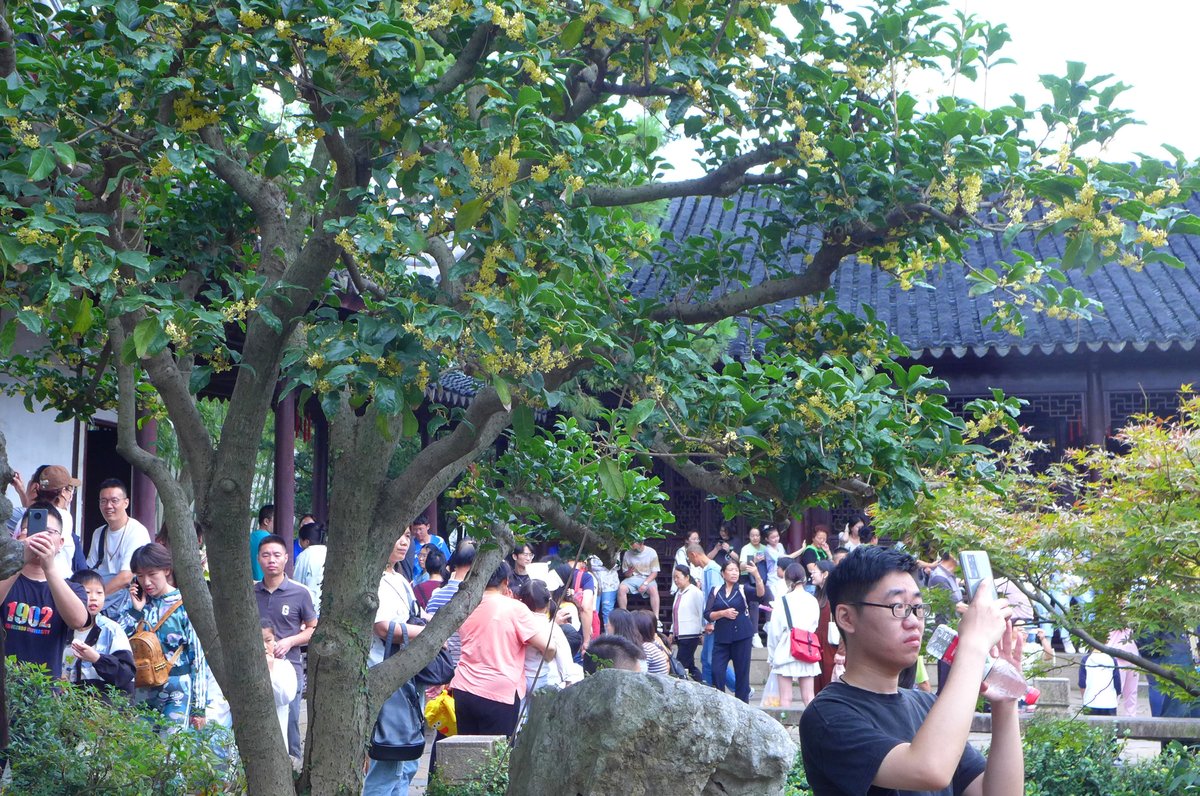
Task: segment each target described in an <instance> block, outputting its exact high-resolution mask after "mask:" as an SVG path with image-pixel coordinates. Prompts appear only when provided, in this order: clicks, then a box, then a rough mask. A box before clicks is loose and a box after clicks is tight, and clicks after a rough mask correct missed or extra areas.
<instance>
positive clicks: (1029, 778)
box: [1024, 719, 1200, 796]
mask: <svg viewBox="0 0 1200 796" xmlns="http://www.w3.org/2000/svg"><path fill="white" fill-rule="evenodd" d="M1024 735H1025V793H1026V794H1027V796H1182V794H1188V793H1200V759H1198V758H1197V757H1196V756H1195V755H1194V754H1193V753H1189V752H1187V751H1186V750H1184V749H1183V748H1182V747H1180V746H1178V745H1177V744H1172V745H1171V746H1168V747H1167V748H1166V749H1164V750H1163V753H1162V754H1161V755H1159V756H1158V757H1156V758H1154V759H1152V760H1144V761H1138V762H1125V761H1122V760H1119V759H1117V757H1116V754H1117V750H1118V749H1119V748H1120V741H1118V740H1116V739H1115V738H1113V736H1112V734H1111V733H1110V732H1107V731H1105V730H1103V729H1099V728H1092V727H1088V726H1087V725H1084V724H1082V723H1080V722H1077V721H1071V720H1062V719H1059V720H1045V721H1036V722H1033V723H1031V724H1028V725H1026V727H1025V728H1024Z"/></svg>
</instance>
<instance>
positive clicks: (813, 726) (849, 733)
mask: <svg viewBox="0 0 1200 796" xmlns="http://www.w3.org/2000/svg"><path fill="white" fill-rule="evenodd" d="M933 700H934V696H933V694H927V693H925V692H924V691H912V690H909V689H907V688H901V689H900V690H899V691H898V692H897V693H895V694H876V693H874V692H873V691H864V690H863V689H861V688H855V687H854V686H850V685H846V684H845V683H833V684H831V685H828V686H826V687H825V688H823V689H821V693H819V694H817V698H816V699H814V700H813V702H812V704H811V705H809V706H808V707H807V708H805V710H804V713H803V714H802V715H801V717H800V751H801V753H802V754H803V756H804V770H805V771H806V772H807V774H808V785H809V787H810V788H812V791H813V794H814V796H832V795H833V794H838V795H839V796H840V795H842V794H844V795H845V796H900V794H903V795H904V796H908V794H920V796H958V794H961V793H962V792H963V791H964V790H966V788H967V786H969V785H970V784H971V783H972V782H974V781H975V779H976V778H977V777H978V776H979V775H980V774H982V773H983V770H984V768H985V767H986V765H987V761H986V760H985V759H984V757H983V755H981V754H980V753H979V751H978V750H976V749H975V748H974V747H973V746H971V745H970V744H967V745H966V747H965V748H964V749H963V754H962V759H961V760H959V762H958V769H957V770H956V771H955V772H954V779H953V780H952V782H951V784H950V787H949V788H946V789H944V790H940V791H898V790H894V789H888V788H878V787H874V786H873V785H871V781H872V780H874V779H875V775H876V774H878V773H879V766H880V765H881V764H882V763H883V759H884V758H885V757H887V755H888V753H889V752H891V751H892V750H893V749H895V748H896V746H898V745H899V744H902V743H909V742H911V741H912V739H913V736H915V735H916V734H917V730H918V729H919V728H920V727H921V723H922V722H923V721H925V717H926V716H927V715H929V709H930V708H931V707H932V706H933Z"/></svg>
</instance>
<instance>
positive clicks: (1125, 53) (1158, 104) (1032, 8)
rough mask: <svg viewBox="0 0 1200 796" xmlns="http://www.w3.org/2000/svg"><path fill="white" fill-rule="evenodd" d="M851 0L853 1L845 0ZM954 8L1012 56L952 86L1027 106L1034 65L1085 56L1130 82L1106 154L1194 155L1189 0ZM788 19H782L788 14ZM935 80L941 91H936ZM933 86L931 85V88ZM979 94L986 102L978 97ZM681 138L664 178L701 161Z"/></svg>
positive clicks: (1078, 0)
mask: <svg viewBox="0 0 1200 796" xmlns="http://www.w3.org/2000/svg"><path fill="white" fill-rule="evenodd" d="M851 5H852V3H851ZM957 10H961V11H963V12H965V13H968V14H974V15H975V16H976V17H980V18H983V19H987V20H989V21H991V22H993V23H1004V24H1006V25H1008V30H1009V33H1010V35H1011V36H1012V41H1011V42H1010V43H1009V44H1008V45H1007V46H1005V48H1004V49H1003V50H1002V51H1001V55H1005V56H1007V57H1009V58H1012V59H1013V60H1015V61H1016V63H1015V64H1006V65H1002V66H998V67H995V68H994V69H992V71H991V73H990V75H989V76H988V81H987V91H986V98H985V96H984V86H983V81H982V80H980V81H979V82H977V83H976V84H975V85H974V86H972V85H971V84H970V83H969V81H963V80H960V81H959V84H958V86H957V87H956V88H957V93H958V94H959V95H960V96H964V97H968V98H970V99H972V100H974V101H975V102H979V103H983V104H986V105H987V106H989V107H994V106H996V105H1000V104H1004V103H1006V102H1007V100H1008V97H1009V96H1010V95H1012V94H1014V93H1017V94H1023V95H1024V96H1025V98H1026V100H1027V102H1028V104H1029V105H1030V106H1036V105H1039V104H1041V103H1042V102H1043V101H1045V100H1046V99H1048V98H1049V95H1048V93H1047V92H1046V91H1045V89H1043V88H1042V86H1041V83H1040V82H1039V80H1038V77H1039V75H1042V74H1046V73H1052V74H1057V75H1062V74H1065V72H1066V63H1067V61H1082V62H1084V63H1085V64H1087V72H1086V73H1085V79H1087V78H1089V77H1094V76H1097V75H1103V74H1112V75H1114V77H1115V78H1116V79H1117V80H1119V81H1121V82H1123V83H1125V84H1126V85H1128V86H1130V87H1131V88H1130V89H1129V90H1128V91H1126V92H1125V93H1124V94H1122V95H1121V96H1120V97H1118V101H1117V107H1121V108H1128V109H1130V110H1132V111H1133V112H1134V116H1135V117H1136V118H1138V119H1140V120H1142V121H1143V122H1145V124H1144V125H1136V126H1135V125H1130V126H1127V127H1125V128H1124V129H1123V130H1121V132H1120V133H1118V134H1117V136H1116V138H1115V139H1114V140H1113V142H1112V143H1111V144H1110V145H1109V147H1108V149H1107V150H1106V151H1105V152H1104V153H1102V155H1101V156H1102V157H1103V158H1104V159H1105V160H1121V161H1124V160H1134V159H1135V153H1138V152H1141V153H1144V154H1146V155H1150V156H1153V157H1160V158H1163V159H1170V158H1171V156H1170V155H1169V153H1167V152H1166V151H1165V150H1163V149H1162V147H1161V145H1162V144H1163V143H1167V144H1171V145H1172V146H1175V147H1178V148H1179V149H1181V150H1183V152H1184V154H1185V155H1187V156H1188V157H1189V158H1191V159H1195V158H1197V157H1200V101H1198V97H1197V93H1198V92H1196V91H1195V89H1194V88H1192V87H1191V86H1192V84H1191V81H1192V80H1193V79H1195V75H1196V68H1195V61H1196V56H1197V55H1198V54H1200V53H1198V49H1200V48H1198V47H1197V45H1196V35H1195V33H1196V30H1197V24H1198V23H1200V3H1196V2H1195V0H1141V2H1138V3H1130V2H1128V0H1121V1H1120V2H1118V0H1002V1H1001V0H951V3H950V5H949V7H948V12H949V13H951V14H952V13H953V12H954V11H957ZM789 21H790V20H789ZM944 91H945V88H944V87H943V88H942V91H941V92H940V93H944ZM934 93H939V92H936V91H931V92H930V98H932V95H933V94H934ZM985 100H986V102H985ZM683 144H684V142H682V141H679V142H674V143H673V144H669V145H668V146H667V147H666V148H665V150H664V152H663V154H664V155H665V156H666V157H668V158H669V159H670V161H671V162H672V163H673V165H674V166H675V170H674V171H673V172H671V173H670V176H669V179H679V178H683V177H694V176H697V175H699V174H700V173H702V172H701V169H700V168H699V167H698V166H696V165H695V164H694V163H692V162H691V157H692V153H693V150H692V149H691V148H690V147H687V146H684V145H683Z"/></svg>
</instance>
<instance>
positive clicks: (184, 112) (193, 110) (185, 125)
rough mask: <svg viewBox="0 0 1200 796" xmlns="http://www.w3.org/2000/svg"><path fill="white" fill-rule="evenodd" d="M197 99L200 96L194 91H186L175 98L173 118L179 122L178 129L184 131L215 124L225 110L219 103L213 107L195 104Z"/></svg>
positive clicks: (188, 131)
mask: <svg viewBox="0 0 1200 796" xmlns="http://www.w3.org/2000/svg"><path fill="white" fill-rule="evenodd" d="M199 100H200V96H199V95H198V94H197V93H196V92H195V91H188V92H187V93H185V94H183V95H182V96H180V97H179V98H177V99H176V100H175V103H174V109H175V118H176V119H177V120H178V122H179V129H181V130H183V131H184V132H185V133H190V132H194V131H196V130H199V129H200V128H201V127H207V126H208V125H210V124H216V123H217V122H218V121H220V119H221V112H223V111H224V110H225V108H224V106H221V105H218V106H217V107H216V108H215V109H208V108H203V107H200V106H198V105H197V104H196V103H197V102H198V101H199Z"/></svg>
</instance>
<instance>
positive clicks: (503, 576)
mask: <svg viewBox="0 0 1200 796" xmlns="http://www.w3.org/2000/svg"><path fill="white" fill-rule="evenodd" d="M511 577H512V568H511V567H509V566H508V564H507V563H506V562H504V561H501V562H500V565H499V566H497V567H496V569H495V570H493V571H492V576H491V577H490V578H488V582H487V588H489V589H495V588H497V587H499V586H500V584H501V583H504V582H505V581H506V580H508V579H509V578H511Z"/></svg>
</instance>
